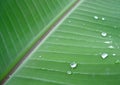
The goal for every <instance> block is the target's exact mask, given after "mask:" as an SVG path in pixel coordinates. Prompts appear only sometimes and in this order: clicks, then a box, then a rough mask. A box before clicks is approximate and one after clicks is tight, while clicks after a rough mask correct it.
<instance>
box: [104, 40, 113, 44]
mask: <svg viewBox="0 0 120 85" xmlns="http://www.w3.org/2000/svg"><path fill="white" fill-rule="evenodd" d="M104 43H106V44H109V43H112V42H111V41H105V42H104Z"/></svg>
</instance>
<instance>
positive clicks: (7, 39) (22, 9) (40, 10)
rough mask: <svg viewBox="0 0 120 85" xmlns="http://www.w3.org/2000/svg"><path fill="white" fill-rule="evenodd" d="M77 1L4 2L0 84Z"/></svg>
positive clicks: (0, 11) (0, 23)
mask: <svg viewBox="0 0 120 85" xmlns="http://www.w3.org/2000/svg"><path fill="white" fill-rule="evenodd" d="M75 1H76V0H73V1H70V0H65V1H64V0H61V1H59V0H1V1H0V48H1V49H0V80H2V79H3V78H4V77H5V76H6V75H7V74H8V73H9V72H10V70H11V69H12V68H13V67H14V66H15V65H16V63H17V62H18V61H19V60H21V58H22V57H23V56H24V55H25V54H26V53H27V52H28V50H29V49H30V48H31V47H33V45H34V44H35V43H36V41H38V40H39V39H40V38H41V37H43V36H44V34H45V33H46V32H47V31H48V30H49V28H50V27H51V26H52V25H53V24H54V23H55V22H56V21H57V20H58V19H59V18H60V17H61V16H62V15H63V13H64V12H66V10H67V9H68V8H69V7H70V6H71V5H72V4H74V2H75Z"/></svg>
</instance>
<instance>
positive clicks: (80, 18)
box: [1, 0, 120, 85]
mask: <svg viewBox="0 0 120 85" xmlns="http://www.w3.org/2000/svg"><path fill="white" fill-rule="evenodd" d="M47 1H49V0H47ZM47 1H46V2H47ZM54 1H56V0H53V2H50V3H48V4H50V6H49V7H47V6H46V5H45V4H43V5H42V7H44V8H45V9H44V11H46V13H47V12H48V11H47V9H49V8H50V7H51V6H53V5H51V4H52V3H55V4H56V8H58V9H59V7H57V6H58V5H57V2H59V4H60V5H61V6H64V7H63V9H64V13H66V14H65V15H64V17H62V16H63V12H62V13H61V14H60V15H61V16H59V18H60V17H61V20H59V18H58V17H57V15H59V12H58V13H57V14H56V12H55V11H54V10H53V9H55V8H54V7H53V9H51V10H52V11H53V14H56V15H54V16H56V17H57V18H56V19H55V20H54V22H52V23H51V19H49V20H47V19H48V18H47V19H46V22H47V21H49V22H48V23H47V24H46V25H47V26H48V27H47V28H46V29H45V28H43V29H45V30H47V29H50V26H51V25H55V24H56V25H55V26H52V30H50V32H49V33H48V34H47V35H46V36H45V37H44V38H43V39H42V41H41V42H40V43H39V44H38V45H37V47H36V48H35V49H34V50H33V51H32V52H31V53H30V54H29V55H28V57H27V59H26V60H25V61H24V62H23V63H21V65H20V66H19V67H18V69H17V70H16V71H15V72H14V73H13V74H12V75H10V78H9V79H8V80H7V81H6V83H5V85H21V84H22V85H33V84H34V85H113V84H115V85H119V83H120V68H119V67H120V43H119V42H120V39H119V37H120V24H119V23H120V6H119V4H120V2H119V0H114V1H113V0H104V1H100V0H81V1H78V2H76V1H73V2H72V1H70V0H68V2H69V3H68V2H67V1H65V0H63V3H66V4H65V5H64V4H63V3H62V2H61V1H62V0H58V1H57V2H54ZM21 2H22V1H21ZM37 2H38V1H37V0H36V3H37ZM44 2H45V0H43V1H42V2H41V3H44ZM25 3H26V6H27V4H28V2H25ZM31 3H34V2H31ZM75 3H77V4H75ZM73 4H74V5H75V6H73ZM7 6H8V5H7ZM30 6H32V5H31V4H30ZM40 6H41V5H40ZM28 7H29V6H28ZM70 7H72V8H70ZM40 8H41V7H40ZM65 8H66V9H65ZM35 9H37V7H36V8H35ZM35 9H34V10H35ZM63 9H59V10H60V11H61V10H63ZM68 9H70V11H68V12H67V10H68ZM16 10H17V9H16ZM21 10H24V9H21ZM27 10H28V9H27ZM7 11H8V10H6V11H5V12H7ZM65 11H66V12H65ZM29 12H30V10H29ZM30 13H31V14H32V13H34V12H30ZM41 13H43V11H41V12H40V14H41ZM6 14H7V13H6ZM38 15H39V14H38ZM51 15H52V14H51ZM31 16H32V17H35V16H33V15H31ZM43 16H44V15H43ZM46 16H47V15H46ZM10 17H12V16H10ZM49 17H50V16H49ZM1 18H2V17H1ZM20 19H21V18H20ZM23 19H24V18H23ZM28 19H29V17H28ZM2 20H3V19H2ZM24 20H25V19H24ZM24 20H23V21H24ZM33 20H34V19H33V18H32V19H30V20H29V21H28V22H32V21H33ZM57 20H59V22H58V23H56V22H55V21H57ZM35 21H36V20H35ZM2 22H4V21H2ZM6 22H7V19H6ZM14 22H15V21H14ZM37 22H38V21H36V22H35V23H33V25H34V26H36V23H37ZM41 22H42V21H41ZM41 22H40V21H39V23H41ZM50 23H51V24H50ZM9 25H12V23H10V24H8V25H6V26H9ZM26 25H29V23H27V24H26ZM13 26H14V25H13ZM38 26H39V24H38ZM23 27H24V26H23ZM30 27H31V26H30ZM11 28H12V27H11ZM28 28H29V27H28ZM33 28H36V27H31V30H33V31H34V29H33ZM29 29H30V28H29ZM41 29H42V27H41ZM3 31H5V30H3ZM23 31H24V30H23ZM1 33H2V32H1ZM13 33H14V32H13ZM29 33H30V32H29ZM29 33H28V34H29ZM40 33H41V32H40ZM4 34H5V33H4ZM43 34H45V32H44V33H41V35H39V36H42V35H43ZM12 35H14V34H12ZM26 37H27V34H26ZM13 38H14V37H13ZM33 38H34V37H33ZM39 38H41V37H39ZM4 39H5V38H2V41H3V40H4ZM10 39H11V38H10ZM21 39H22V38H21ZM14 40H15V39H14ZM37 40H38V39H37ZM37 40H36V41H37ZM11 42H12V41H11ZM29 42H30V41H28V42H26V45H27V44H28V43H29ZM32 42H34V39H32ZM4 43H5V42H4V41H3V44H4ZM8 44H9V42H8ZM8 44H7V45H8ZM10 45H11V44H10ZM1 46H2V45H1ZM5 46H6V45H5ZM5 46H4V47H3V48H4V49H5ZM18 46H19V45H18ZM32 46H33V45H32ZM19 47H21V46H19ZM21 48H22V47H21ZM5 50H6V52H7V49H5ZM9 50H10V49H9ZM24 50H25V49H24ZM11 51H12V50H11ZM8 52H9V51H8ZM16 54H17V53H16ZM4 55H5V54H4ZM4 60H5V59H4ZM11 60H12V58H11ZM18 60H19V59H18ZM8 61H9V58H8ZM15 61H16V60H13V62H15ZM17 62H18V61H17ZM3 63H4V62H3ZM1 65H2V64H1Z"/></svg>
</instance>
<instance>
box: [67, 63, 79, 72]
mask: <svg viewBox="0 0 120 85" xmlns="http://www.w3.org/2000/svg"><path fill="white" fill-rule="evenodd" d="M77 65H78V64H77V63H76V62H72V63H70V68H71V69H75V68H76V67H77ZM67 74H72V71H70V70H69V71H67Z"/></svg>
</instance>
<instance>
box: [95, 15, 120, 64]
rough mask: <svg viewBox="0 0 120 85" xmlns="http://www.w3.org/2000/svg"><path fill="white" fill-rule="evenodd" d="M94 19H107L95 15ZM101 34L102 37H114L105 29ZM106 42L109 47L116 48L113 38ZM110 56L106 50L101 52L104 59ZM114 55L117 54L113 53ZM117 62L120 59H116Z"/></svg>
mask: <svg viewBox="0 0 120 85" xmlns="http://www.w3.org/2000/svg"><path fill="white" fill-rule="evenodd" d="M94 19H95V20H98V19H99V20H102V21H105V20H106V19H105V18H104V17H98V16H94ZM114 28H117V26H114ZM101 36H102V37H108V38H110V39H111V38H112V36H110V35H109V36H108V33H107V32H105V31H103V32H101ZM104 43H105V44H108V48H109V49H114V48H115V46H113V44H112V39H111V40H108V41H105V42H104ZM108 56H109V54H108V53H105V52H103V53H101V57H102V59H106V58H107V57H108ZM112 56H116V54H115V53H113V54H112ZM115 63H116V64H118V63H120V60H116V61H115Z"/></svg>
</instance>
